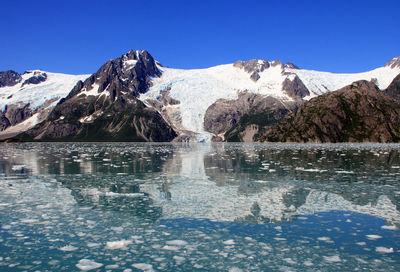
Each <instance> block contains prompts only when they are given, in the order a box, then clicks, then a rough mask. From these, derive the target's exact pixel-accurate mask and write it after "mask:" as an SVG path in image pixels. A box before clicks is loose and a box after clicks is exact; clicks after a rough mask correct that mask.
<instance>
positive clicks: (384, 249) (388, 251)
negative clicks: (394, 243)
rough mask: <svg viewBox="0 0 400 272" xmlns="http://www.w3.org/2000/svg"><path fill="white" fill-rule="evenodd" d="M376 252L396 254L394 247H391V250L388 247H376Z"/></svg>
mask: <svg viewBox="0 0 400 272" xmlns="http://www.w3.org/2000/svg"><path fill="white" fill-rule="evenodd" d="M375 251H376V252H379V253H393V252H394V250H393V247H391V248H387V247H376V249H375Z"/></svg>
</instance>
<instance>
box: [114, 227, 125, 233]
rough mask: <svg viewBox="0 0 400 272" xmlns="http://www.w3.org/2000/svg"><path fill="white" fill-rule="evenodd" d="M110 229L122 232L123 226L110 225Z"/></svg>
mask: <svg viewBox="0 0 400 272" xmlns="http://www.w3.org/2000/svg"><path fill="white" fill-rule="evenodd" d="M111 229H112V230H113V231H115V232H122V231H123V230H124V228H123V227H111Z"/></svg>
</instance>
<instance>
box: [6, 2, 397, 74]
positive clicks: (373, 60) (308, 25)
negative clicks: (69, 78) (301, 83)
mask: <svg viewBox="0 0 400 272" xmlns="http://www.w3.org/2000/svg"><path fill="white" fill-rule="evenodd" d="M0 10H1V15H0V25H1V26H2V27H1V32H0V37H1V39H0V40H1V41H0V71H2V70H8V69H13V70H16V71H18V72H23V71H25V70H28V69H42V70H46V71H51V72H63V73H71V74H81V73H94V72H95V71H97V69H98V68H99V67H100V66H101V65H102V64H103V63H104V62H106V61H107V60H109V59H112V58H116V57H119V56H120V55H122V54H123V53H125V52H127V51H128V50H129V49H146V50H148V51H149V52H150V54H152V55H153V57H154V58H156V59H157V60H158V61H160V62H161V63H162V64H163V65H165V66H169V67H174V68H204V67H210V66H214V65H218V64H224V63H232V62H234V61H236V60H249V59H254V58H259V59H267V60H276V59H279V60H282V61H283V62H288V61H291V62H293V63H295V64H296V65H298V66H300V67H301V68H306V69H315V70H323V71H331V72H362V71H366V70H370V69H374V68H376V67H379V66H382V65H383V64H384V63H385V62H386V61H387V60H389V59H391V58H393V57H395V56H399V55H400V19H399V11H400V1H398V0H395V1H392V0H388V1H385V0H380V1H369V0H364V1H358V0H357V1H352V0H347V1H342V0H337V1H323V0H320V1H306V0H305V1H302V0H285V1H283V0H282V1H281V0H276V1H267V0H265V1H261V0H260V1H251V0H247V1H245V0H243V1H235V0H230V1H223V0H220V1H219V0H213V1H208V0H198V1H190V0H180V1H175V0H160V1H156V0H142V1H135V0H132V1H118V0H114V1H111V0H96V1H94V0H93V1H91V0H70V1H63V0H49V1H41V0H36V1H31V0H30V1H15V0H1V3H0Z"/></svg>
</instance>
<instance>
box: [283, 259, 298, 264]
mask: <svg viewBox="0 0 400 272" xmlns="http://www.w3.org/2000/svg"><path fill="white" fill-rule="evenodd" d="M283 260H284V261H285V262H286V263H288V264H296V262H295V261H293V260H292V259H291V258H284V259H283Z"/></svg>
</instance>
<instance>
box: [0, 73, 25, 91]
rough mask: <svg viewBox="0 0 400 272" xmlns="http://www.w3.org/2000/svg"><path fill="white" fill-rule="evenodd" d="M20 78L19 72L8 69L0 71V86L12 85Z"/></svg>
mask: <svg viewBox="0 0 400 272" xmlns="http://www.w3.org/2000/svg"><path fill="white" fill-rule="evenodd" d="M21 80H22V77H21V75H20V74H19V73H17V72H15V71H12V70H8V71H3V72H0V88H1V87H7V86H14V85H16V84H17V83H19V82H20V81H21Z"/></svg>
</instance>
